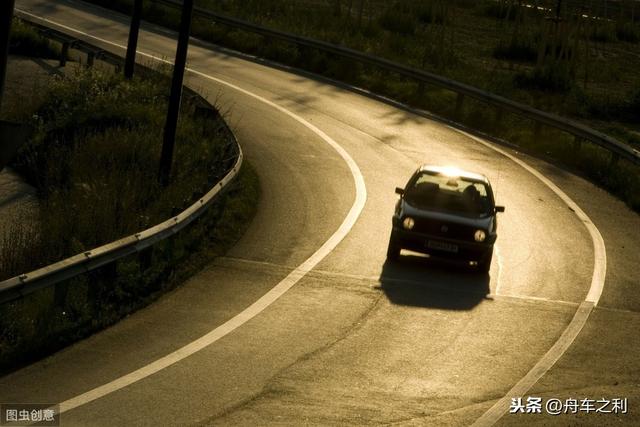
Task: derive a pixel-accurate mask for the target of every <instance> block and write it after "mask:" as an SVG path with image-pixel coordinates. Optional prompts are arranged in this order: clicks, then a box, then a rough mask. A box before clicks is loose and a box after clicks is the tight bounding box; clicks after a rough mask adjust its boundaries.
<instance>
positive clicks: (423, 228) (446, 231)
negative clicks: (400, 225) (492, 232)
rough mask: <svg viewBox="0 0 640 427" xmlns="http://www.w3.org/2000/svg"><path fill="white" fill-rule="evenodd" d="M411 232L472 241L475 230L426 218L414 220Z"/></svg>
mask: <svg viewBox="0 0 640 427" xmlns="http://www.w3.org/2000/svg"><path fill="white" fill-rule="evenodd" d="M415 221H416V222H415V226H414V227H413V231H415V232H418V233H425V234H430V235H432V236H438V237H442V238H444V239H455V240H467V241H473V240H474V238H473V235H474V233H475V231H476V228H474V227H469V226H467V225H462V224H456V223H452V222H444V221H438V220H434V219H427V218H416V220H415Z"/></svg>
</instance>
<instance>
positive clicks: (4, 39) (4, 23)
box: [0, 0, 15, 106]
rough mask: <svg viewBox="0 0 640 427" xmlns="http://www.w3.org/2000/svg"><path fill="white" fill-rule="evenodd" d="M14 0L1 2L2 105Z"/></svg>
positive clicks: (0, 100)
mask: <svg viewBox="0 0 640 427" xmlns="http://www.w3.org/2000/svg"><path fill="white" fill-rule="evenodd" d="M14 4H15V1H14V0H5V1H1V2H0V49H2V50H0V106H2V94H3V93H4V79H5V76H6V74H7V60H8V58H9V34H10V33H11V20H12V19H13V6H14Z"/></svg>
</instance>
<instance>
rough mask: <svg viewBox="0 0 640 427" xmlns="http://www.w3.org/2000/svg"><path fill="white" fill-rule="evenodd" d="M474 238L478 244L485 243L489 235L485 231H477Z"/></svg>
mask: <svg viewBox="0 0 640 427" xmlns="http://www.w3.org/2000/svg"><path fill="white" fill-rule="evenodd" d="M473 238H474V239H476V242H484V239H486V238H487V233H485V232H484V230H476V234H474V235H473Z"/></svg>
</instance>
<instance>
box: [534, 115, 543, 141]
mask: <svg viewBox="0 0 640 427" xmlns="http://www.w3.org/2000/svg"><path fill="white" fill-rule="evenodd" d="M541 133H542V124H541V123H540V122H539V121H537V120H535V121H534V122H533V140H534V142H537V141H538V140H539V139H540V134H541Z"/></svg>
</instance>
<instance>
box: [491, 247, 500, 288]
mask: <svg viewBox="0 0 640 427" xmlns="http://www.w3.org/2000/svg"><path fill="white" fill-rule="evenodd" d="M493 250H494V251H495V253H496V258H497V259H498V277H497V278H496V291H495V294H496V295H500V284H502V281H501V279H502V254H501V253H500V247H499V246H498V244H497V243H496V244H494V245H493Z"/></svg>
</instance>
